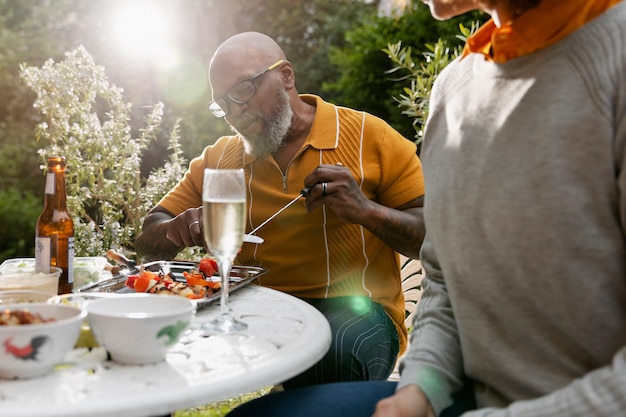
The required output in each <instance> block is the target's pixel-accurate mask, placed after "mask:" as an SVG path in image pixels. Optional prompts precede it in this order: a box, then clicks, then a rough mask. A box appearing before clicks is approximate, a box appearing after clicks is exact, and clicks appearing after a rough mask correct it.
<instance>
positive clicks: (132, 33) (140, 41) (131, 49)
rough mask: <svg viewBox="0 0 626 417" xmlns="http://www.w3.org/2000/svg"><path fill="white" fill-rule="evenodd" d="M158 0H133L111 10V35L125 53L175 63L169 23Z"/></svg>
mask: <svg viewBox="0 0 626 417" xmlns="http://www.w3.org/2000/svg"><path fill="white" fill-rule="evenodd" d="M160 4H161V3H159V2H132V3H128V4H125V5H123V6H121V7H120V8H118V9H117V10H116V11H115V12H114V14H113V24H112V27H111V29H112V37H113V39H114V41H115V44H116V46H117V47H118V48H119V49H120V50H121V51H123V52H124V53H125V54H128V55H130V56H135V57H142V58H148V59H151V60H153V61H155V64H157V65H159V66H161V67H163V66H171V65H175V61H176V54H175V53H173V48H172V45H171V37H172V27H171V25H170V22H169V20H168V19H167V16H166V11H165V10H164V9H163V8H162V7H160Z"/></svg>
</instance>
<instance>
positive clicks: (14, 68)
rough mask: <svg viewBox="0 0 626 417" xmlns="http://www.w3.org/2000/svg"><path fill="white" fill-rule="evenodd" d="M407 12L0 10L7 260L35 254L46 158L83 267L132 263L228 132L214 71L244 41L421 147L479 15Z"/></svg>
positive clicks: (359, 4)
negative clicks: (261, 39)
mask: <svg viewBox="0 0 626 417" xmlns="http://www.w3.org/2000/svg"><path fill="white" fill-rule="evenodd" d="M395 3H398V2H397V1H396V2H395ZM400 3H401V5H400V6H398V7H397V8H395V9H393V10H394V11H392V12H391V13H387V14H382V13H381V12H380V10H381V9H382V6H383V5H381V4H380V2H379V1H367V0H308V1H307V0H228V1H226V0H143V1H133V0H98V1H94V0H20V1H15V0H0V57H1V59H0V87H1V90H0V91H1V93H0V94H1V98H2V99H1V100H0V161H2V163H0V262H2V261H3V260H5V259H7V258H16V257H32V256H33V253H34V250H33V249H34V229H35V223H36V219H37V216H38V215H39V213H40V212H41V210H42V208H43V188H44V183H45V177H44V171H43V169H42V167H43V161H44V160H45V157H46V155H49V154H51V153H63V154H64V155H65V156H66V158H67V160H68V195H69V203H68V204H69V207H70V210H71V212H72V214H73V217H74V222H75V225H76V230H77V232H76V233H77V236H76V240H77V250H76V255H77V256H102V255H104V252H105V251H106V249H108V248H114V249H118V250H122V251H123V252H127V253H131V254H132V249H133V248H132V240H133V238H134V236H135V234H136V233H137V231H138V228H139V227H140V225H141V222H142V221H143V217H144V216H145V214H146V213H147V210H148V209H149V208H150V207H152V205H153V204H154V203H155V202H156V201H158V198H159V197H160V196H161V195H163V193H164V192H166V191H167V189H169V187H171V186H172V185H173V184H174V183H175V182H176V180H177V179H178V178H179V177H180V176H181V175H182V172H184V169H185V168H186V164H187V163H188V161H189V160H190V159H191V158H193V157H194V156H196V155H198V154H199V153H200V152H201V151H202V149H203V148H204V147H205V146H207V145H210V144H212V143H213V142H215V140H216V139H217V138H219V137H220V136H221V135H223V134H227V133H229V129H228V127H227V125H226V123H225V122H224V121H223V120H219V119H215V118H213V117H212V116H211V115H210V114H209V112H208V110H207V107H206V105H207V104H208V102H209V101H210V99H211V93H210V89H209V86H208V79H207V74H206V69H207V66H208V62H209V59H210V57H211V55H212V54H213V52H214V50H215V48H216V47H217V46H218V45H219V44H220V43H221V42H222V41H223V40H224V39H226V38H227V37H229V36H231V35H233V34H235V33H238V32H242V31H248V30H255V31H261V32H264V33H266V34H268V35H270V36H272V37H273V38H274V39H276V40H277V41H278V42H279V44H280V45H281V46H282V47H283V49H284V50H285V52H286V54H287V57H288V59H289V60H290V61H291V62H292V64H293V66H294V69H295V71H296V85H297V88H298V91H299V92H301V93H313V94H318V95H320V96H322V97H323V98H324V99H326V100H328V101H330V102H333V103H335V104H339V105H345V106H349V107H353V108H356V109H361V110H365V111H368V112H371V113H373V114H375V115H377V116H379V117H381V118H383V119H385V120H387V121H388V122H389V123H390V124H391V125H392V126H394V127H395V128H396V129H397V130H399V131H400V132H401V133H403V134H404V136H405V137H406V138H407V139H408V140H413V141H417V142H419V140H420V132H421V127H422V123H423V120H424V117H425V116H426V114H427V103H428V94H429V91H430V90H429V88H430V85H432V81H433V80H434V78H435V77H436V74H437V73H438V72H439V71H440V70H441V69H442V68H443V67H444V66H445V65H446V64H447V63H448V62H449V60H450V59H452V58H454V56H455V55H456V54H457V53H458V51H459V48H460V46H461V45H462V43H463V36H466V35H467V34H468V33H469V32H468V31H469V30H470V29H468V28H473V27H474V26H472V22H476V21H481V20H484V19H485V16H483V15H481V14H477V13H475V14H470V15H466V16H463V17H461V18H458V19H454V20H451V21H447V22H438V21H436V20H434V19H433V18H432V17H431V15H430V12H429V11H428V8H427V7H426V6H425V5H423V4H421V2H419V1H410V0H409V1H407V2H400Z"/></svg>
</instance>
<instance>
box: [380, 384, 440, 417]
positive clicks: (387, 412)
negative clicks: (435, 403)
mask: <svg viewBox="0 0 626 417" xmlns="http://www.w3.org/2000/svg"><path fill="white" fill-rule="evenodd" d="M372 417H435V413H434V411H433V409H432V407H431V406H430V402H429V401H428V398H427V397H426V395H424V392H423V391H422V390H421V389H419V388H418V387H417V385H409V386H406V387H404V388H402V389H400V390H398V391H397V392H396V393H395V394H394V395H392V396H391V397H387V398H385V399H382V400H380V401H379V402H378V404H376V410H375V411H374V414H373V415H372Z"/></svg>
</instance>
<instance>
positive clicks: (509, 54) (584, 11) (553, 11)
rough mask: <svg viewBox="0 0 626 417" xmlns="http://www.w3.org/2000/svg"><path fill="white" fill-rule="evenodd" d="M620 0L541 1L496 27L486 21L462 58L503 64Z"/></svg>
mask: <svg viewBox="0 0 626 417" xmlns="http://www.w3.org/2000/svg"><path fill="white" fill-rule="evenodd" d="M620 1H621V0H567V1H560V0H543V1H541V2H540V3H539V5H537V6H536V7H533V8H532V9H529V10H527V11H526V12H524V13H522V14H521V15H519V16H518V17H517V18H515V19H513V20H512V21H510V22H506V23H504V24H503V25H502V26H501V27H497V26H496V25H495V23H494V21H493V19H491V20H489V21H488V22H487V23H485V24H484V25H483V26H481V27H480V29H479V30H478V31H477V32H476V33H475V34H474V35H473V36H471V37H470V38H469V39H468V40H467V44H466V45H465V49H464V50H463V54H462V56H461V58H464V57H465V56H467V55H469V54H470V53H481V54H483V55H484V56H485V58H486V59H487V60H490V61H494V62H497V63H504V62H506V61H508V60H511V59H514V58H517V57H520V56H523V55H528V54H530V53H532V52H535V51H537V50H539V49H542V48H545V47H547V46H550V45H552V44H553V43H556V42H558V41H559V40H561V39H563V38H564V37H566V36H567V35H569V34H571V33H572V32H574V31H575V30H576V29H578V28H580V27H581V26H583V25H584V24H585V23H587V22H589V21H591V20H592V19H594V18H596V17H597V16H599V15H600V14H602V13H604V12H605V11H606V10H607V9H609V8H610V7H611V6H613V5H615V4H617V3H619V2H620Z"/></svg>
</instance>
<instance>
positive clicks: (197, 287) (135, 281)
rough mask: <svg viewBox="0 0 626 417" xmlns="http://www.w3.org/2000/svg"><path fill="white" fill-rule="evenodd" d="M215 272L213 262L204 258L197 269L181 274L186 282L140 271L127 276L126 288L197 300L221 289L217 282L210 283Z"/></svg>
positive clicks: (143, 270)
mask: <svg viewBox="0 0 626 417" xmlns="http://www.w3.org/2000/svg"><path fill="white" fill-rule="evenodd" d="M216 272H217V263H216V262H215V260H213V259H210V258H205V259H202V260H201V261H200V262H199V264H198V269H194V270H191V271H184V272H183V276H184V277H185V281H186V282H179V281H176V280H175V279H174V278H172V276H171V275H170V274H166V273H164V272H163V271H159V272H153V271H148V270H146V269H142V270H140V272H139V274H137V275H129V276H128V278H127V279H126V286H127V287H129V288H131V289H133V290H134V291H135V292H144V293H149V294H166V295H179V296H182V297H187V298H189V299H199V298H204V297H207V296H210V295H212V294H213V292H214V291H218V290H219V289H220V288H221V284H220V283H219V282H215V281H211V277H212V276H213V275H214V274H215V273H216Z"/></svg>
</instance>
